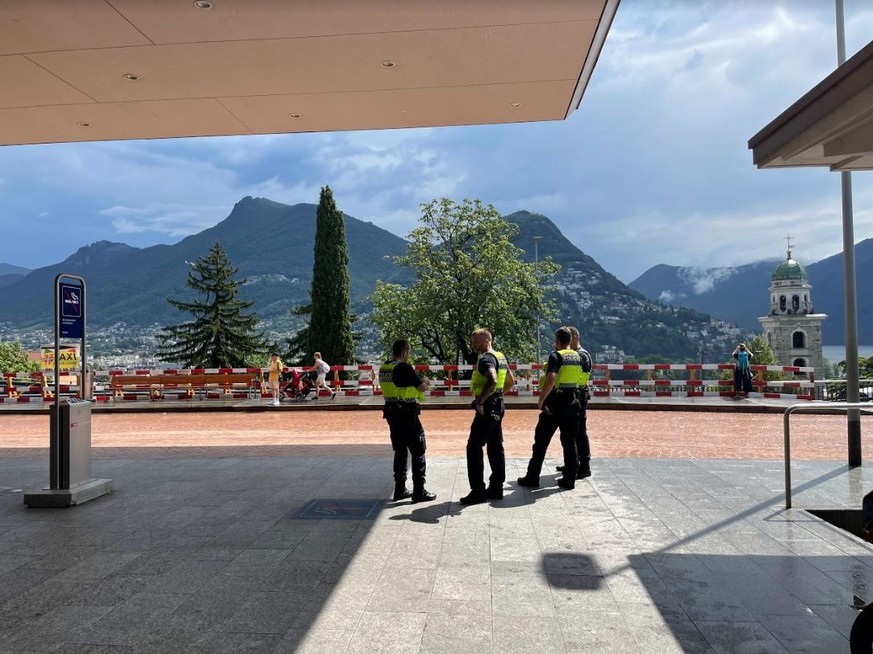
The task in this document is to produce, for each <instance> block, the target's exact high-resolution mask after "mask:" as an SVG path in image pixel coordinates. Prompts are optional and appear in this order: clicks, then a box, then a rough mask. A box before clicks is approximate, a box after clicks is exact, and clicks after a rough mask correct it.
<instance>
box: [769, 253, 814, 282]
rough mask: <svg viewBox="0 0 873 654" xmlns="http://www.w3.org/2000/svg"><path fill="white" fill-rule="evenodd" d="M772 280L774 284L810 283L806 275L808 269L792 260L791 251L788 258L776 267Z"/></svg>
mask: <svg viewBox="0 0 873 654" xmlns="http://www.w3.org/2000/svg"><path fill="white" fill-rule="evenodd" d="M770 279H771V280H772V281H774V282H780V281H799V282H807V281H809V276H808V275H807V274H806V267H805V266H804V265H803V264H802V263H800V262H799V261H795V260H794V259H792V258H791V250H788V258H787V259H786V260H785V261H783V262H782V263H780V264H779V265H778V266H776V270H774V271H773V275H772V276H771V277H770Z"/></svg>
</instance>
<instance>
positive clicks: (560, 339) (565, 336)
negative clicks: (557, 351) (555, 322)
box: [555, 327, 572, 347]
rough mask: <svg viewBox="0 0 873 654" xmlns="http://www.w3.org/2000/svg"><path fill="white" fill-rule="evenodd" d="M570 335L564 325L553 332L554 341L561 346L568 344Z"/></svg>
mask: <svg viewBox="0 0 873 654" xmlns="http://www.w3.org/2000/svg"><path fill="white" fill-rule="evenodd" d="M571 338H572V336H571V335H570V330H569V329H567V328H566V327H561V328H560V329H558V331H556V332H555V343H557V344H558V345H560V346H561V347H567V346H568V345H570V339H571Z"/></svg>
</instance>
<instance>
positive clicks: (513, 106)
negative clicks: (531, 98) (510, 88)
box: [509, 102, 521, 109]
mask: <svg viewBox="0 0 873 654" xmlns="http://www.w3.org/2000/svg"><path fill="white" fill-rule="evenodd" d="M509 106H510V107H511V108H512V109H518V108H519V107H520V106H521V102H512V103H511V104H510V105H509Z"/></svg>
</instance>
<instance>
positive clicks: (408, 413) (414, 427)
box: [379, 340, 436, 502]
mask: <svg viewBox="0 0 873 654" xmlns="http://www.w3.org/2000/svg"><path fill="white" fill-rule="evenodd" d="M391 356H392V358H391V360H390V361H388V362H386V363H385V364H383V365H382V367H381V368H380V369H379V384H380V386H381V387H382V396H383V397H384V398H385V408H384V410H383V414H382V415H383V416H384V418H385V420H387V421H388V429H389V432H390V434H391V448H392V449H393V450H394V501H395V502H397V501H398V500H402V499H405V498H407V497H410V496H412V501H413V502H430V501H431V500H435V499H436V493H431V492H428V490H427V489H426V488H425V487H424V482H425V471H426V469H427V462H426V461H425V456H424V453H425V450H427V442H426V441H425V437H424V427H422V425H421V420H419V419H418V416H419V414H420V413H421V404H420V402H421V400H423V399H424V391H425V390H426V389H427V387H428V386H429V385H430V380H428V379H427V378H426V377H420V376H419V375H418V374H417V373H416V372H415V369H414V368H413V367H412V366H411V365H409V363H408V362H407V360H408V359H409V341H406V340H397V341H394V346H393V347H392V349H391ZM407 451H408V452H409V454H410V455H411V457H412V492H411V493H410V492H409V489H408V488H407V487H406V453H407Z"/></svg>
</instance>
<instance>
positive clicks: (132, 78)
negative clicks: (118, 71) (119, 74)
mask: <svg viewBox="0 0 873 654" xmlns="http://www.w3.org/2000/svg"><path fill="white" fill-rule="evenodd" d="M124 79H129V80H130V81H131V82H135V81H136V80H138V79H139V75H134V74H133V73H125V74H124Z"/></svg>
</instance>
